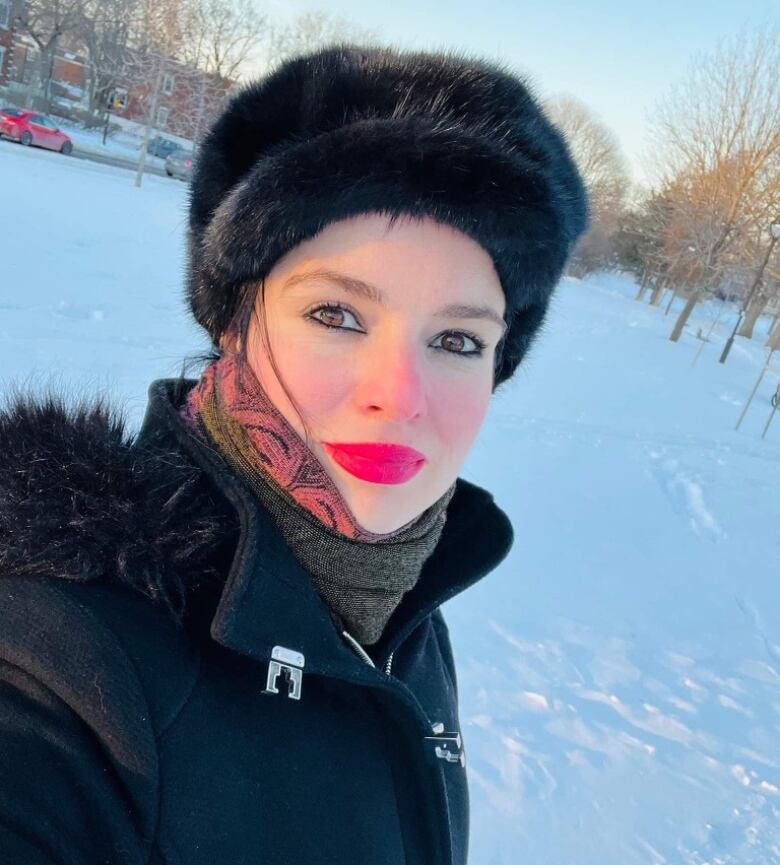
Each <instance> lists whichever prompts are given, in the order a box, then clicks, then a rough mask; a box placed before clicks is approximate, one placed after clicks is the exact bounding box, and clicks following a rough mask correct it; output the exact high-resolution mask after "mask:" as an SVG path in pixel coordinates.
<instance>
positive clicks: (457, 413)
mask: <svg viewBox="0 0 780 865" xmlns="http://www.w3.org/2000/svg"><path fill="white" fill-rule="evenodd" d="M350 289H351V290H350ZM504 306H505V299H504V294H503V291H502V289H501V284H500V282H499V279H498V276H497V274H496V272H495V269H494V267H493V262H492V260H491V258H490V256H489V255H488V253H487V252H486V251H485V250H484V249H483V248H482V247H481V246H479V245H478V244H477V243H476V242H475V241H473V240H472V239H471V238H469V237H467V236H466V235H464V234H462V233H460V232H458V231H456V230H455V229H453V228H450V227H449V226H445V225H442V224H440V223H437V222H434V221H433V220H431V219H429V218H425V219H423V220H418V221H412V220H411V219H403V218H402V219H401V220H399V222H397V223H396V224H395V225H394V226H393V227H392V228H390V227H389V226H388V220H387V217H385V216H383V215H380V214H361V215H360V216H357V217H352V218H350V219H345V220H342V221H340V222H336V223H331V224H329V225H328V226H326V228H325V229H323V231H322V232H320V234H318V235H317V236H316V237H314V238H311V239H309V240H307V241H304V242H303V243H301V244H299V245H298V246H296V247H294V248H293V249H292V250H290V252H289V253H288V254H287V255H285V256H284V257H283V258H281V259H280V260H279V261H278V262H277V263H276V264H275V266H274V268H273V270H272V271H271V273H270V274H269V275H268V276H267V278H266V285H265V304H264V305H263V304H262V301H261V299H260V292H259V291H258V301H257V308H256V312H257V314H258V316H265V319H266V326H267V330H268V338H269V342H270V349H271V352H272V353H273V355H274V359H275V361H276V366H277V368H278V370H279V374H280V376H281V378H282V380H283V381H284V383H285V385H286V386H287V388H288V390H289V391H290V393H291V395H292V397H293V398H294V400H295V401H296V402H297V404H298V406H299V408H300V410H301V412H302V413H303V416H304V418H305V419H306V422H307V425H308V427H309V430H310V434H311V438H310V440H309V446H310V447H311V449H312V451H313V452H314V453H315V455H316V456H317V458H318V459H319V460H320V462H321V463H322V465H323V466H324V467H325V469H326V471H327V472H328V474H329V476H330V477H331V478H332V479H333V481H334V483H335V485H336V487H337V488H338V490H339V491H340V493H341V494H342V496H343V497H344V500H345V501H346V503H347V505H348V507H349V508H350V510H351V511H352V513H353V515H354V517H355V519H356V520H357V521H358V523H359V524H360V525H361V526H362V527H363V528H364V529H365V530H367V531H370V532H377V533H382V534H384V533H387V532H392V531H395V530H396V529H398V528H400V527H401V526H403V525H405V524H406V523H408V522H410V521H411V520H413V519H415V518H416V517H417V516H419V514H421V513H422V512H423V511H424V510H425V509H426V508H428V507H429V506H430V505H432V504H433V503H434V502H435V501H436V500H437V499H438V498H440V497H441V496H442V495H443V494H444V492H445V491H446V490H447V489H448V488H449V487H450V486H451V485H452V484H453V482H454V481H455V479H456V478H457V476H458V474H459V472H460V469H461V466H462V465H463V463H464V461H465V459H466V456H467V455H468V452H469V450H470V448H471V446H472V444H473V442H474V440H475V438H476V436H477V433H478V432H479V429H480V426H481V424H482V421H483V419H484V416H485V413H486V411H487V407H488V403H489V401H490V395H491V392H492V384H493V364H494V352H495V348H496V344H497V343H498V341H499V339H500V338H501V336H502V333H503V322H502V319H503V314H504ZM447 307H449V309H446V308H447ZM326 325H329V326H326ZM483 346H484V347H483ZM247 357H248V360H249V363H250V364H251V366H252V368H253V370H254V372H255V375H256V376H257V378H258V380H259V381H260V383H261V384H262V386H263V387H264V389H265V391H266V392H267V393H268V395H269V397H270V398H271V399H272V400H273V402H274V404H275V405H276V406H277V408H278V409H279V410H280V411H281V413H282V414H283V415H284V417H285V418H286V419H287V421H288V423H290V425H291V426H292V427H293V428H294V429H295V430H296V431H297V432H298V433H299V435H300V436H301V437H302V438H304V437H305V434H304V429H303V426H302V424H301V422H300V419H299V417H298V414H297V412H296V411H295V409H294V408H293V406H292V405H291V403H290V401H289V400H288V399H287V397H286V395H285V393H284V390H283V389H282V386H281V384H280V382H279V379H278V378H277V376H276V374H275V372H274V370H273V367H272V366H271V363H270V361H269V356H268V348H267V346H266V345H264V340H263V334H262V329H261V327H259V326H258V322H257V318H256V317H255V316H253V318H252V323H251V325H250V328H249V332H248V339H247ZM380 442H381V443H393V444H398V445H403V446H406V447H407V448H413V449H414V450H416V451H418V452H419V453H420V454H422V455H423V456H424V457H425V461H424V462H422V463H418V464H416V465H415V466H414V467H413V468H411V469H410V471H409V472H408V473H407V474H410V475H412V476H410V477H404V476H403V475H402V476H401V477H399V476H398V474H396V473H394V472H393V471H391V470H388V471H386V472H383V469H382V465H380V466H379V468H378V469H377V466H376V464H375V463H373V462H372V461H371V460H369V461H366V460H365V459H362V460H361V459H360V458H359V457H358V458H357V460H353V462H352V463H349V460H347V461H346V462H347V464H348V465H350V466H351V469H352V471H350V470H348V469H347V468H345V467H344V463H345V460H344V458H343V457H340V454H342V453H343V451H339V450H333V449H332V448H331V447H330V446H329V445H331V444H334V443H335V444H353V443H361V444H363V443H380ZM385 465H386V464H385ZM415 468H416V471H415ZM353 471H357V472H358V474H359V475H362V476H361V477H359V476H356V475H355V474H354V473H353ZM377 471H378V474H377ZM366 475H368V476H370V477H371V478H372V479H366V477H365V476H366Z"/></svg>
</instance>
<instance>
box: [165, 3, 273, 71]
mask: <svg viewBox="0 0 780 865" xmlns="http://www.w3.org/2000/svg"><path fill="white" fill-rule="evenodd" d="M180 28H181V40H180V45H179V51H178V57H179V59H180V60H181V61H182V62H183V63H186V64H188V65H190V66H193V67H194V68H196V69H201V70H203V71H204V72H208V73H211V74H213V75H216V76H218V77H219V78H222V79H236V78H238V77H240V76H241V75H242V74H243V73H244V72H245V71H246V67H247V65H248V63H250V62H251V60H252V59H253V54H254V51H255V50H256V48H257V46H258V44H260V43H261V41H262V40H263V38H265V37H266V35H267V31H268V28H269V23H268V16H267V15H266V14H264V13H261V12H260V10H259V8H258V6H257V4H256V2H255V0H181V18H180Z"/></svg>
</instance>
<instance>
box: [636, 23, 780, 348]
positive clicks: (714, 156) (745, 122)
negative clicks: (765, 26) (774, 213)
mask: <svg viewBox="0 0 780 865" xmlns="http://www.w3.org/2000/svg"><path fill="white" fill-rule="evenodd" d="M651 135H652V138H653V144H654V152H655V153H656V155H657V159H658V161H657V163H656V173H657V174H658V176H659V179H660V182H659V186H660V187H661V188H667V189H675V190H676V192H677V195H676V197H675V220H676V223H677V225H678V226H679V229H678V230H679V231H680V232H681V233H686V232H687V233H688V234H689V237H688V238H687V239H688V240H689V241H691V242H692V243H693V245H694V246H695V247H696V249H697V250H698V251H699V256H700V260H701V265H702V269H703V271H704V272H705V274H706V276H707V282H706V284H705V285H704V286H703V287H702V288H703V289H712V288H713V287H714V286H715V285H716V284H717V282H718V280H719V278H720V277H721V275H722V273H723V270H724V267H725V266H726V265H727V264H729V262H730V261H731V260H733V257H734V254H735V249H736V248H738V247H739V246H740V245H741V244H742V243H743V242H744V234H745V231H746V230H747V227H748V225H749V222H750V218H751V215H752V213H753V211H754V210H755V208H756V206H757V202H758V201H759V200H760V199H761V198H762V196H764V195H765V194H766V191H767V189H776V188H777V184H778V181H779V180H780V178H778V175H777V157H778V152H780V32H778V29H777V28H775V29H773V30H764V31H761V30H755V31H753V32H743V33H742V34H740V35H739V36H737V37H736V38H735V39H733V40H731V41H730V42H722V43H720V45H719V46H718V48H717V50H716V51H715V52H714V53H713V54H711V55H709V56H705V57H701V58H698V59H697V60H696V62H695V63H694V65H693V66H692V67H691V70H690V72H689V73H688V76H687V78H686V79H685V80H684V81H683V82H681V83H680V84H679V85H678V86H676V87H675V88H673V90H672V91H671V92H670V94H669V96H668V97H667V98H666V99H665V100H664V101H663V102H662V103H661V104H660V105H659V107H658V108H657V110H656V113H655V116H654V117H653V119H652V121H651ZM701 293H702V291H701V290H700V291H694V292H692V293H691V295H690V296H689V298H688V302H687V303H686V305H685V308H684V309H683V311H682V313H681V314H680V317H679V318H678V321H677V323H676V324H675V328H674V330H673V332H672V335H671V337H670V338H671V339H673V340H674V339H678V338H679V336H680V334H681V332H682V329H683V327H684V326H685V323H686V322H687V320H688V317H689V316H690V314H691V312H692V311H693V309H694V307H695V305H696V303H697V301H698V299H699V297H700V296H701Z"/></svg>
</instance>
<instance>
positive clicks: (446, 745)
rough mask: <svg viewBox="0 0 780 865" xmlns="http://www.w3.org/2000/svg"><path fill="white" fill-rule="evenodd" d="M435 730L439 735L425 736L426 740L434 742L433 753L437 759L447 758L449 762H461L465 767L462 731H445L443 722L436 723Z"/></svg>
mask: <svg viewBox="0 0 780 865" xmlns="http://www.w3.org/2000/svg"><path fill="white" fill-rule="evenodd" d="M433 732H434V733H437V734H438V735H436V736H425V740H426V741H427V742H431V743H432V744H433V753H434V755H435V756H436V757H437V759H439V760H446V761H447V762H448V763H460V765H461V766H463V767H465V765H466V755H465V754H464V752H463V740H462V738H461V735H460V733H458V732H457V731H453V732H450V733H447V732H445V731H444V724H442V723H437V724H434V725H433Z"/></svg>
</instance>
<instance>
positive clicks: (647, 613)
mask: <svg viewBox="0 0 780 865" xmlns="http://www.w3.org/2000/svg"><path fill="white" fill-rule="evenodd" d="M0 189H2V191H3V199H4V200H5V201H10V202H13V207H12V208H8V207H6V208H4V213H5V215H4V216H3V217H2V221H1V222H0V261H2V275H1V276H0V279H1V280H2V282H0V393H3V392H5V390H6V389H7V387H8V385H9V384H10V383H11V382H12V381H13V382H16V383H22V384H25V383H26V384H30V385H33V386H35V387H45V386H48V385H51V384H54V385H60V386H62V387H67V388H68V389H69V391H70V392H71V393H72V392H74V390H75V391H77V392H78V393H83V394H85V395H88V394H92V393H93V392H94V391H95V390H96V389H97V388H104V389H107V390H108V391H110V392H111V394H112V395H113V397H114V399H115V400H116V401H117V402H119V403H120V404H121V405H123V406H124V407H125V409H126V411H127V414H128V417H129V418H130V420H131V423H132V425H133V426H135V425H137V424H138V423H140V420H141V417H142V414H143V410H144V406H145V404H146V388H147V385H148V383H149V382H150V381H151V380H152V379H154V378H159V377H163V376H169V375H175V374H177V373H178V371H179V368H180V364H181V361H182V359H183V358H184V357H185V356H188V355H193V354H197V353H198V352H199V351H202V350H204V349H205V347H206V345H205V342H204V340H203V339H202V337H201V336H200V334H199V332H198V330H197V329H196V327H195V326H194V325H192V324H190V323H189V321H188V320H187V317H186V315H185V313H184V312H183V306H182V277H183V261H184V231H185V225H186V210H185V208H186V199H185V195H186V189H185V187H184V186H183V185H182V184H178V183H171V182H166V181H165V180H164V179H162V178H158V177H152V176H148V177H146V178H145V180H144V185H143V187H142V189H140V190H137V189H135V187H134V186H133V175H132V173H130V172H127V171H123V170H121V169H115V168H109V167H105V166H101V165H97V164H94V163H89V162H77V161H74V160H63V159H61V158H60V157H58V156H57V155H56V154H50V153H47V152H44V151H34V150H30V149H27V148H21V147H16V146H14V145H9V144H3V143H0ZM9 214H12V215H9ZM635 290H636V289H635V286H634V285H633V284H631V283H630V282H629V281H628V280H627V279H625V278H620V277H615V276H605V275H601V276H597V277H593V278H591V279H588V280H585V281H583V282H577V281H573V280H566V281H564V283H563V284H562V285H561V287H560V289H559V292H558V295H557V297H556V301H555V303H554V307H553V310H552V313H551V315H550V317H549V320H548V323H547V326H546V333H545V334H544V335H543V336H542V338H541V339H540V341H539V344H538V345H537V347H536V348H535V349H534V351H533V352H532V356H531V357H530V358H529V360H528V361H527V362H526V363H525V364H524V365H523V367H521V369H520V371H519V372H518V374H517V375H516V377H515V380H513V382H512V383H511V385H510V386H509V387H508V388H507V389H506V390H505V391H504V392H503V393H501V394H498V395H497V396H496V398H495V401H494V405H493V406H492V408H491V411H490V414H489V416H488V420H487V422H486V425H485V428H484V430H483V433H482V435H481V437H480V440H479V442H478V444H477V446H476V447H475V449H474V451H473V453H472V455H471V457H470V459H469V462H468V465H467V470H466V471H465V472H464V476H465V477H467V478H469V479H470V480H474V481H476V482H477V483H480V484H482V485H483V486H485V487H487V488H488V489H490V490H491V491H493V492H494V494H495V496H496V499H497V501H498V503H499V504H500V505H501V506H502V507H504V508H505V509H506V510H507V512H508V513H509V515H510V517H511V519H512V522H513V524H514V526H515V534H516V541H515V546H514V548H513V550H512V552H511V554H510V556H509V557H508V559H507V560H506V561H505V562H504V563H503V564H502V566H501V567H500V568H499V569H498V570H496V571H495V572H493V573H492V574H491V575H490V576H489V577H487V578H486V579H485V580H483V581H482V582H481V583H479V584H478V585H477V586H475V587H473V588H472V589H470V590H468V591H467V592H466V593H465V594H463V595H461V596H460V597H458V598H456V599H455V600H453V601H451V602H450V603H449V604H448V605H447V607H446V609H445V614H446V615H447V618H448V621H449V623H450V630H451V635H452V639H453V643H454V647H455V654H456V660H457V662H458V668H459V671H460V673H459V678H460V692H461V720H462V725H463V731H464V737H465V744H466V753H467V768H468V773H469V779H470V785H471V797H472V849H471V863H472V865H519V863H534V865H640V863H641V865H660V863H669V865H678V863H684V865H705V863H707V865H777V863H780V585H779V583H778V580H779V579H780V573H778V571H780V568H778V565H779V564H780V497H779V496H778V495H777V491H778V487H779V486H780V417H778V418H777V419H776V421H775V425H774V426H773V427H772V428H771V429H770V431H769V434H768V435H767V438H766V439H765V440H763V441H762V440H761V438H760V433H761V430H762V428H763V425H764V423H765V421H766V418H767V416H768V414H769V411H770V405H769V397H770V395H771V393H772V392H773V390H774V388H775V386H776V384H777V380H778V374H780V358H778V359H777V361H776V362H775V364H774V370H773V371H772V372H771V373H770V374H768V375H767V377H766V380H765V382H764V386H763V387H762V389H761V390H760V391H759V394H758V396H757V397H756V400H755V401H754V404H753V407H752V409H751V412H750V413H749V415H748V417H747V419H746V421H745V422H744V424H743V426H742V428H741V429H740V431H739V432H735V431H734V424H735V423H736V420H737V417H738V416H739V412H740V408H741V405H742V403H743V401H744V399H745V398H746V396H747V394H748V393H749V391H750V388H751V387H752V385H753V382H754V381H755V378H756V376H757V374H758V371H759V369H760V367H761V365H762V364H763V362H764V357H765V354H764V349H763V342H764V339H762V338H761V337H762V336H763V334H764V332H765V330H766V326H767V322H766V321H762V322H761V323H760V324H759V326H758V328H757V336H756V338H755V339H754V340H753V341H752V342H748V341H746V340H742V339H740V340H738V341H737V343H736V345H735V347H734V349H733V351H732V355H731V357H730V358H729V361H728V363H727V364H726V365H725V366H724V365H721V364H719V363H718V362H717V357H718V354H719V352H720V348H721V346H722V344H723V341H724V339H725V335H726V333H727V332H728V329H729V326H730V325H733V321H734V319H733V315H732V312H731V311H730V310H729V312H728V314H726V315H724V316H723V317H722V319H721V322H720V323H719V324H718V326H717V327H716V329H715V331H714V333H713V338H714V341H713V342H712V343H708V344H706V345H705V347H704V351H703V353H702V355H701V357H700V358H699V360H698V362H697V364H696V365H695V366H692V365H691V363H692V360H693V358H694V355H695V353H696V352H697V350H698V348H699V346H700V345H701V342H700V341H699V340H698V339H697V338H696V333H697V331H698V330H699V329H700V328H703V329H704V330H705V332H706V330H707V329H708V328H709V324H710V320H711V317H712V315H713V314H714V311H716V310H713V309H711V308H709V307H703V308H701V309H700V310H698V311H697V313H696V314H695V315H694V317H693V318H692V320H691V322H690V325H689V327H688V329H687V331H686V333H685V334H684V336H683V338H682V340H681V341H680V343H679V344H677V345H674V344H672V343H670V342H669V341H668V339H667V336H668V333H669V331H670V330H671V326H672V324H673V316H672V315H670V316H669V317H664V315H663V307H662V308H661V309H652V308H649V307H648V306H647V305H646V304H639V303H636V302H635V301H634V300H633V295H634V293H635Z"/></svg>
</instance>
